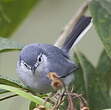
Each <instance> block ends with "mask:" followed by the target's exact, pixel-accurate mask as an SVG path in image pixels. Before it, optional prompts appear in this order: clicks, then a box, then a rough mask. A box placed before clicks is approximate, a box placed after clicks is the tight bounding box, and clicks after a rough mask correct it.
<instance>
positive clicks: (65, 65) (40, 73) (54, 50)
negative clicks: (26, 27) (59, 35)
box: [17, 16, 91, 93]
mask: <svg viewBox="0 0 111 110" xmlns="http://www.w3.org/2000/svg"><path fill="white" fill-rule="evenodd" d="M90 23H91V17H86V16H82V17H81V18H80V19H79V21H78V22H77V23H76V25H75V26H74V28H73V29H72V32H71V33H70V34H69V36H68V37H67V39H66V40H65V42H64V43H63V45H62V48H58V47H56V46H53V45H49V44H30V45H26V46H25V47H24V48H23V49H22V51H21V53H20V56H19V61H18V62H17V73H18V75H19V77H20V79H21V80H22V81H23V83H24V84H25V85H26V86H27V87H28V88H30V89H31V90H33V91H36V92H39V93H46V92H50V91H52V90H53V88H52V86H51V80H50V79H49V78H48V73H49V72H55V73H56V74H57V75H58V76H59V77H60V78H61V80H62V81H63V82H64V84H65V85H69V84H70V82H71V81H72V79H73V77H74V76H73V74H72V73H73V72H74V71H75V70H76V69H77V68H78V67H77V65H76V64H75V63H74V62H73V61H71V60H70V58H69V56H68V54H69V50H70V48H71V47H72V46H73V44H75V43H76V41H77V40H78V39H80V35H81V34H82V33H83V31H85V30H86V28H87V27H88V26H89V24H90Z"/></svg>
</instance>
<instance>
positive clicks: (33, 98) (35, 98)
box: [0, 84, 51, 108]
mask: <svg viewBox="0 0 111 110" xmlns="http://www.w3.org/2000/svg"><path fill="white" fill-rule="evenodd" d="M0 89H5V90H8V91H11V92H13V93H15V94H18V95H20V96H22V97H24V98H26V99H28V100H30V101H32V102H35V103H36V104H40V105H43V103H44V102H45V101H44V100H43V99H42V98H40V97H38V96H34V95H32V94H30V93H27V92H25V91H23V90H22V89H20V88H16V87H12V86H8V85H3V84H0ZM45 107H47V108H50V107H51V104H50V103H48V102H47V103H46V105H45Z"/></svg>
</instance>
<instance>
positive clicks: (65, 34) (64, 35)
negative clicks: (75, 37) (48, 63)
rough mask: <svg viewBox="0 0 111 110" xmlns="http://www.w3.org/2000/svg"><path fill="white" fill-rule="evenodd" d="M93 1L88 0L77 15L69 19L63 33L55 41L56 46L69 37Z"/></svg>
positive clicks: (59, 45)
mask: <svg viewBox="0 0 111 110" xmlns="http://www.w3.org/2000/svg"><path fill="white" fill-rule="evenodd" d="M90 2H91V0H87V1H86V2H85V3H84V4H83V5H82V6H81V7H80V9H79V10H78V12H77V13H76V15H74V16H73V17H72V19H71V20H70V21H69V23H68V24H67V25H66V26H65V28H64V30H63V32H62V34H61V35H60V37H59V38H58V40H57V41H56V42H55V44H54V45H55V46H57V47H61V46H62V45H63V43H64V41H65V39H66V38H67V37H68V35H69V33H70V32H71V30H72V28H73V27H74V26H75V24H76V23H77V21H78V20H79V19H80V17H81V16H83V15H84V14H85V12H86V10H87V9H88V5H89V3H90Z"/></svg>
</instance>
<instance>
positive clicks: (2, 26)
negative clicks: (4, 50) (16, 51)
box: [0, 0, 39, 37]
mask: <svg viewBox="0 0 111 110" xmlns="http://www.w3.org/2000/svg"><path fill="white" fill-rule="evenodd" d="M38 1H39V0H1V1H0V36H4V37H10V35H11V34H12V33H13V32H14V31H15V30H16V28H17V27H18V26H19V25H20V24H21V22H22V21H23V20H24V18H26V16H27V15H28V14H29V12H30V11H31V9H32V8H33V7H34V6H35V5H36V3H37V2H38Z"/></svg>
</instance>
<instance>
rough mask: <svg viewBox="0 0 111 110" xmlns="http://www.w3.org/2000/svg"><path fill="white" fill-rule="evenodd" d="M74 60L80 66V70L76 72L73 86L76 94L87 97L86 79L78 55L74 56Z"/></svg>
mask: <svg viewBox="0 0 111 110" xmlns="http://www.w3.org/2000/svg"><path fill="white" fill-rule="evenodd" d="M74 58H75V60H76V63H77V64H78V66H79V69H78V70H76V71H75V72H74V81H73V82H72V85H73V86H74V91H75V92H77V93H79V94H83V95H85V93H86V88H85V78H84V74H83V71H82V68H81V65H80V62H79V59H78V57H77V55H76V53H75V54H74Z"/></svg>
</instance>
